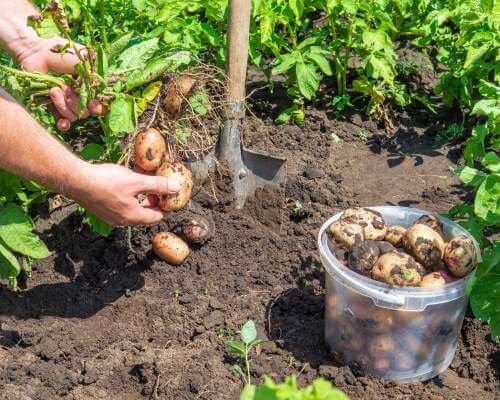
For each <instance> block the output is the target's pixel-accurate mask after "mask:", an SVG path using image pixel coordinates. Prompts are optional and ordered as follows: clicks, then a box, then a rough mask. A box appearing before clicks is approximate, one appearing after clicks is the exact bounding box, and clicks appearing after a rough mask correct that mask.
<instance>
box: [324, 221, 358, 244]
mask: <svg viewBox="0 0 500 400" xmlns="http://www.w3.org/2000/svg"><path fill="white" fill-rule="evenodd" d="M327 234H328V238H329V239H330V242H331V243H332V244H333V245H334V246H335V247H338V248H341V249H349V248H351V247H352V246H354V245H355V244H357V243H361V242H362V241H363V229H362V228H361V226H359V225H358V224H353V223H349V222H346V221H342V220H340V221H335V222H334V223H333V224H331V225H330V226H329V227H328V231H327Z"/></svg>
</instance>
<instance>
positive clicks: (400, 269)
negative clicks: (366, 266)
mask: <svg viewBox="0 0 500 400" xmlns="http://www.w3.org/2000/svg"><path fill="white" fill-rule="evenodd" d="M371 277H372V278H373V279H375V280H377V281H381V282H385V283H388V284H390V285H399V286H418V284H419V283H420V281H421V280H422V276H421V267H420V266H419V265H418V263H417V262H416V261H415V260H414V259H413V257H411V256H409V255H408V254H405V253H401V252H392V253H387V254H384V255H383V256H381V257H380V258H379V259H378V260H377V262H376V263H375V265H374V266H373V268H372V270H371Z"/></svg>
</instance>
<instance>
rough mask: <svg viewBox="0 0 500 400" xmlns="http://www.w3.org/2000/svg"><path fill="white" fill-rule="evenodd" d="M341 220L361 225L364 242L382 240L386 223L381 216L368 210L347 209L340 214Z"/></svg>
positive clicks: (359, 208)
mask: <svg viewBox="0 0 500 400" xmlns="http://www.w3.org/2000/svg"><path fill="white" fill-rule="evenodd" d="M340 219H341V220H344V221H346V222H350V223H355V224H358V225H361V227H362V228H363V237H364V239H365V240H382V239H383V238H384V236H385V233H386V229H387V228H386V223H385V220H384V217H383V216H382V214H380V213H379V212H377V211H373V210H370V209H368V208H361V207H358V208H349V209H347V210H345V211H344V212H343V213H342V216H341V217H340Z"/></svg>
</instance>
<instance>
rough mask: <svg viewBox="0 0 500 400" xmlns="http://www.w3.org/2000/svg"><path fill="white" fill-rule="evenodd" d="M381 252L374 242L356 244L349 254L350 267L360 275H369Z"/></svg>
mask: <svg viewBox="0 0 500 400" xmlns="http://www.w3.org/2000/svg"><path fill="white" fill-rule="evenodd" d="M379 254H380V250H379V248H378V246H377V244H376V242H374V241H373V240H366V241H364V242H361V243H359V244H355V245H354V246H352V248H351V252H350V254H349V261H348V266H349V268H351V269H352V270H353V271H356V272H357V273H358V274H361V275H367V274H368V273H369V272H370V271H371V269H372V267H373V264H375V261H377V259H378V256H379Z"/></svg>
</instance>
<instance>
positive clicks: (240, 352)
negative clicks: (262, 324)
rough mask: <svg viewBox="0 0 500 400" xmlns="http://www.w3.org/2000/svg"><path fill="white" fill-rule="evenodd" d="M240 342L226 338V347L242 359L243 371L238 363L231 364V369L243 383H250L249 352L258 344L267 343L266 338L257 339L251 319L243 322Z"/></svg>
mask: <svg viewBox="0 0 500 400" xmlns="http://www.w3.org/2000/svg"><path fill="white" fill-rule="evenodd" d="M240 337H241V342H239V341H237V340H228V341H227V342H226V343H227V345H228V347H229V348H230V349H231V350H232V351H233V352H234V353H235V354H236V355H237V356H239V357H240V358H242V359H243V362H244V368H245V371H243V368H241V366H240V365H239V364H235V365H234V366H233V370H234V371H235V372H237V373H238V374H240V375H241V376H242V377H243V380H244V382H245V384H250V383H251V378H250V352H251V351H252V349H253V348H255V347H257V346H258V345H260V344H264V343H269V341H268V340H262V339H257V330H256V329H255V323H254V322H253V321H252V320H249V321H247V322H245V324H244V325H243V327H242V328H241V331H240Z"/></svg>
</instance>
